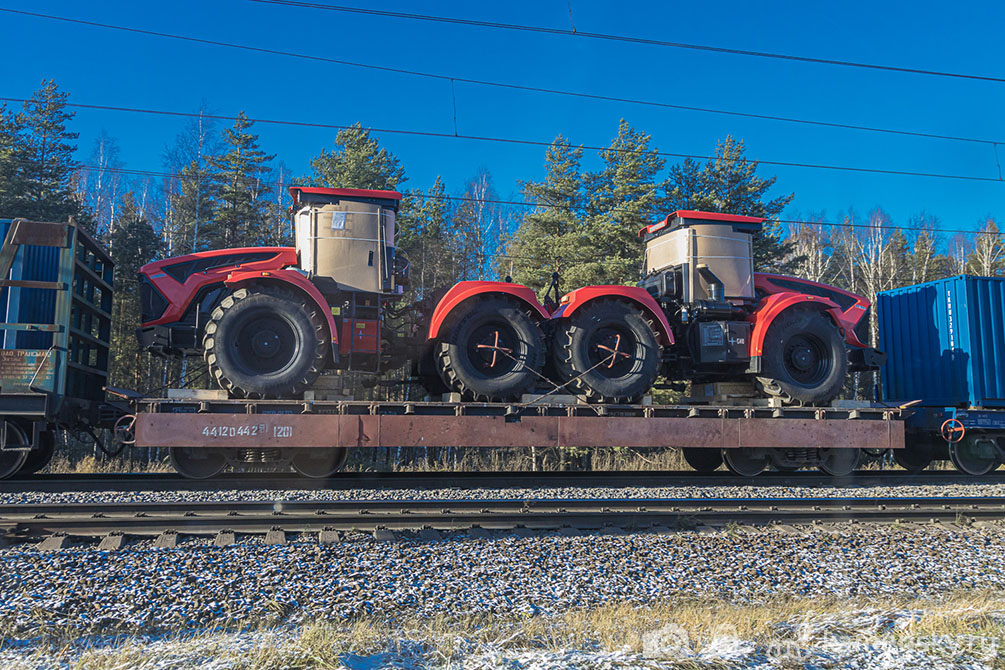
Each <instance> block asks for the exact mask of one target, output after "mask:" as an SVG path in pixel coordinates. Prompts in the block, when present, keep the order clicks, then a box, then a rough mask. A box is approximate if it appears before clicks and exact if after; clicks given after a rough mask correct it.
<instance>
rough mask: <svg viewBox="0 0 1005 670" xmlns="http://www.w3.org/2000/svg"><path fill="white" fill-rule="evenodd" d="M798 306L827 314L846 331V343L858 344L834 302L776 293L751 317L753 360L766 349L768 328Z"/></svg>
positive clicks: (751, 354) (798, 294)
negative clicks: (785, 312) (786, 311)
mask: <svg viewBox="0 0 1005 670" xmlns="http://www.w3.org/2000/svg"><path fill="white" fill-rule="evenodd" d="M796 305H799V306H802V307H808V308H810V309H815V310H819V311H821V312H826V313H827V314H828V315H829V316H830V317H831V319H833V321H834V323H835V324H837V326H838V327H839V328H841V329H842V330H843V331H844V332H843V334H844V337H845V341H847V342H848V344H855V343H856V342H858V338H857V337H856V336H855V330H854V329H853V328H848V327H847V324H846V323H845V322H844V321H843V319H842V317H843V313H842V312H841V308H840V307H838V305H837V303H835V302H834V301H833V300H830V299H829V298H821V297H819V296H815V295H806V294H805V293H775V294H773V295H769V296H767V297H766V298H764V299H763V300H761V302H760V304H759V305H758V306H757V309H756V310H755V311H754V313H753V314H751V315H750V322H751V323H752V324H753V328H752V329H751V333H750V356H751V358H753V357H755V356H760V355H761V351H762V349H763V347H764V338H765V337H766V336H767V334H768V328H770V327H771V324H772V323H773V322H774V321H775V319H776V318H778V317H779V316H780V315H781V314H782V312H784V311H785V310H787V309H789V308H791V307H795V306H796ZM856 346H859V347H861V346H863V345H862V344H861V343H859V344H858V345H856Z"/></svg>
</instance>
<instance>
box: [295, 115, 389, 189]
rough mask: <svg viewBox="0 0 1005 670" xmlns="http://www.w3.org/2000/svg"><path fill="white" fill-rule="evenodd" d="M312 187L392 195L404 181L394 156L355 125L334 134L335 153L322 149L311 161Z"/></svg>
mask: <svg viewBox="0 0 1005 670" xmlns="http://www.w3.org/2000/svg"><path fill="white" fill-rule="evenodd" d="M311 168H312V169H313V170H314V176H313V179H312V181H313V183H314V184H317V185H318V186H329V187H331V188H370V189H377V190H382V191H393V190H395V189H397V188H398V187H399V186H400V185H401V184H403V183H405V181H406V180H407V179H406V177H405V169H404V168H403V167H401V163H400V162H399V161H398V159H397V158H396V157H395V155H394V154H392V153H391V152H389V151H388V150H387V149H384V148H383V147H381V146H380V143H379V142H378V141H377V140H376V139H374V138H372V137H370V131H369V129H364V128H363V127H362V126H361V125H360V124H359V123H357V124H355V125H353V126H352V127H351V128H346V129H343V130H340V131H338V133H337V134H336V135H335V150H334V151H332V152H328V151H326V150H324V149H322V150H321V153H320V154H319V155H317V156H315V157H314V158H313V159H312V160H311Z"/></svg>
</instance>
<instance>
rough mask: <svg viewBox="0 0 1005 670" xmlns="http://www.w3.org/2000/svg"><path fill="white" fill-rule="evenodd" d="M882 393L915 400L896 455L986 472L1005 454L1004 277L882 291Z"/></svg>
mask: <svg viewBox="0 0 1005 670" xmlns="http://www.w3.org/2000/svg"><path fill="white" fill-rule="evenodd" d="M876 310H877V317H878V319H879V344H880V348H882V349H884V350H885V351H886V352H887V353H888V358H887V360H886V363H885V365H883V367H882V368H881V390H882V393H881V397H882V400H883V402H885V403H887V404H890V405H905V404H911V405H912V407H911V410H910V412H909V413H907V414H906V418H905V422H906V429H907V447H908V448H907V449H904V450H903V451H900V452H898V453H897V454H896V457H897V460H898V462H900V463H901V465H903V466H904V467H906V468H908V469H911V470H920V469H922V468H924V467H925V466H926V465H928V464H929V463H930V462H931V461H932V460H933V459H944V458H947V457H948V458H949V459H950V460H952V462H953V464H954V465H955V466H956V468H957V469H959V470H961V471H962V472H966V473H968V474H972V475H983V474H986V473H988V472H991V471H992V470H994V469H996V468H997V467H998V466H999V465H1000V464H1001V462H1002V461H1003V460H1005V449H1003V447H1005V278H1001V277H972V276H968V275H960V276H957V277H950V278H947V279H940V280H937V281H931V282H927V283H924V284H917V285H915V286H906V287H903V288H898V289H893V290H890V291H884V292H881V293H879V294H878V296H877V300H876Z"/></svg>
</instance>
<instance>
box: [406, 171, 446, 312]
mask: <svg viewBox="0 0 1005 670" xmlns="http://www.w3.org/2000/svg"><path fill="white" fill-rule="evenodd" d="M450 220H451V211H450V201H449V200H447V197H446V188H445V187H444V185H443V180H442V179H441V178H440V177H439V175H437V177H436V181H435V182H434V183H433V186H432V187H431V188H430V189H429V190H428V191H427V192H426V194H425V195H424V196H421V197H419V198H418V199H417V201H416V202H412V203H410V204H409V206H408V207H407V208H406V207H402V215H399V217H398V237H397V239H396V241H395V245H396V246H397V248H398V252H399V253H401V254H403V255H404V256H406V257H407V258H408V260H409V262H410V264H411V285H410V290H411V292H412V295H413V296H415V297H416V298H424V297H426V296H428V295H432V294H433V293H435V292H436V291H437V290H440V289H444V288H447V287H449V286H451V285H452V284H454V283H455V282H456V281H457V279H458V276H457V273H456V265H455V264H454V263H452V262H451V255H452V252H451V249H450V246H449V245H448V244H447V242H446V236H447V232H448V229H449V226H450Z"/></svg>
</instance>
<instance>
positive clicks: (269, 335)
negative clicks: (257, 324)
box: [251, 330, 282, 358]
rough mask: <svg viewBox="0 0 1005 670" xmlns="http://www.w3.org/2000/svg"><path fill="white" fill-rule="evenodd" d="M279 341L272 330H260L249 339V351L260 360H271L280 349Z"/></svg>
mask: <svg viewBox="0 0 1005 670" xmlns="http://www.w3.org/2000/svg"><path fill="white" fill-rule="evenodd" d="M281 344H282V342H281V340H280V338H279V335H277V334H276V332H275V331H274V330H262V331H259V332H257V333H255V335H254V336H252V338H251V350H252V351H253V352H254V353H255V355H256V356H259V357H261V358H272V357H273V356H275V355H276V354H277V353H278V352H279V349H280V348H281Z"/></svg>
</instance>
